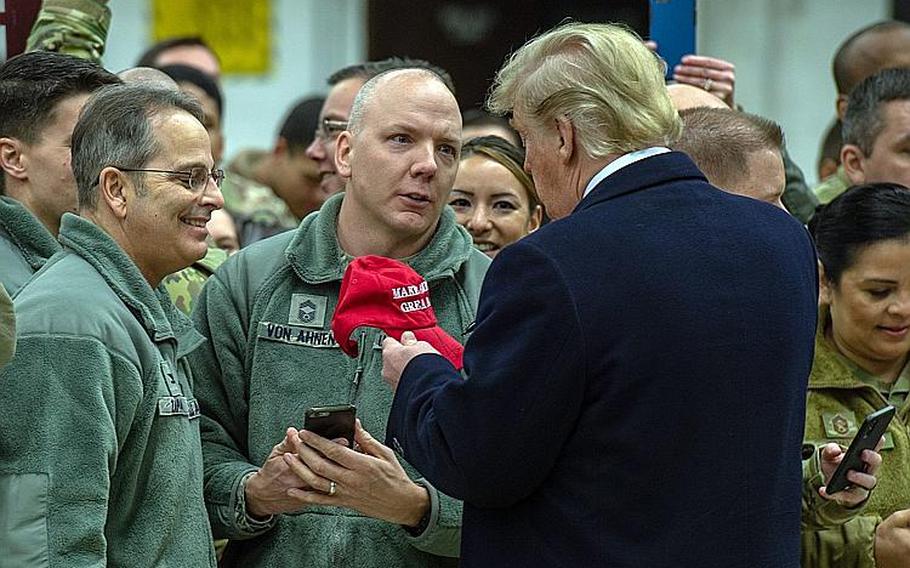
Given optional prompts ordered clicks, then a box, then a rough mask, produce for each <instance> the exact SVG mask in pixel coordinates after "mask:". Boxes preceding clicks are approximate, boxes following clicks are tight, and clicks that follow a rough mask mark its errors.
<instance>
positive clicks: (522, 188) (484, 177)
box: [449, 136, 543, 258]
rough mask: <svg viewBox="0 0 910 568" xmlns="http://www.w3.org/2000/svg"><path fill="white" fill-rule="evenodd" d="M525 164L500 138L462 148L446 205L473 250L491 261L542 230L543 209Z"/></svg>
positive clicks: (518, 152) (519, 153)
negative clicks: (506, 249) (480, 252)
mask: <svg viewBox="0 0 910 568" xmlns="http://www.w3.org/2000/svg"><path fill="white" fill-rule="evenodd" d="M523 163H524V152H523V151H522V150H521V149H520V148H517V147H516V146H513V145H512V144H510V143H509V142H507V141H506V140H504V139H502V138H500V137H498V136H483V137H480V138H474V139H472V140H469V141H468V142H467V143H466V144H465V145H464V147H463V148H462V151H461V163H460V164H459V166H458V175H457V176H456V177H455V187H454V188H453V189H452V193H451V196H450V197H449V205H451V206H452V209H454V210H455V217H456V219H457V220H458V223H459V224H460V225H462V226H464V227H465V228H466V229H467V230H468V232H470V233H471V236H472V237H473V239H474V246H475V247H477V248H478V249H479V250H481V251H483V252H484V253H485V254H486V255H487V256H489V257H491V258H492V257H494V256H496V254H497V253H498V252H499V251H500V250H502V248H503V247H505V246H506V245H509V244H511V243H514V242H515V241H517V240H518V239H520V238H521V237H523V236H525V235H527V234H528V233H532V232H534V231H536V230H537V228H538V227H540V223H541V219H542V217H543V207H542V206H541V205H540V202H539V201H538V199H537V192H536V191H535V189H534V182H533V181H532V180H531V176H529V175H528V174H527V173H526V172H525V171H524V170H523V169H522V164H523Z"/></svg>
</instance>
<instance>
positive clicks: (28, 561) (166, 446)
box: [0, 213, 215, 568]
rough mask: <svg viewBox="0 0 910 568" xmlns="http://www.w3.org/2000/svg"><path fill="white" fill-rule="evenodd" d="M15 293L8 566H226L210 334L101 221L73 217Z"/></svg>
mask: <svg viewBox="0 0 910 568" xmlns="http://www.w3.org/2000/svg"><path fill="white" fill-rule="evenodd" d="M60 241H61V243H62V244H63V246H64V247H65V248H64V250H62V251H61V252H59V253H57V254H56V255H54V256H53V257H52V258H51V259H50V260H49V261H48V262H47V263H46V264H45V266H44V267H43V268H42V269H41V270H39V271H38V272H37V273H36V274H35V276H34V278H33V279H32V280H30V281H29V283H28V284H27V285H26V286H25V287H24V288H23V289H22V290H21V292H20V293H19V295H18V296H17V297H16V300H15V306H16V312H17V316H18V327H19V345H18V351H17V354H16V357H15V358H14V359H13V361H12V362H11V363H10V364H9V365H8V366H7V367H5V368H4V369H3V370H2V371H0V408H2V409H3V411H2V412H0V433H2V435H0V566H15V567H16V568H29V567H31V566H36V567H37V566H42V567H43V566H66V567H68V568H72V567H88V566H91V567H103V566H129V567H131V568H143V567H165V566H166V567H168V568H181V567H186V568H198V567H200V566H212V567H213V566H215V558H214V551H213V549H212V544H211V543H212V540H211V539H212V537H211V531H210V529H209V524H208V519H207V517H206V511H205V504H204V503H203V498H202V451H201V447H200V441H199V420H198V418H197V417H198V414H199V407H198V404H197V403H196V402H195V400H194V398H193V394H192V390H191V388H192V387H191V384H192V380H191V375H190V373H189V365H188V364H187V362H186V360H185V356H186V353H187V352H188V351H189V350H191V349H193V348H195V347H197V346H198V345H199V344H200V343H201V342H202V341H203V339H202V337H201V336H200V335H199V334H198V333H197V332H196V331H195V329H194V328H193V326H192V324H191V322H190V321H189V319H188V318H187V317H186V316H184V315H183V314H181V313H180V312H178V311H177V310H176V308H174V306H173V305H172V304H171V303H170V301H169V300H168V298H167V294H166V293H165V292H164V290H163V289H162V288H160V287H159V289H157V290H152V288H151V287H149V285H148V283H147V281H146V280H145V279H144V278H143V277H142V275H141V274H140V272H139V269H138V268H137V267H136V265H135V264H134V263H133V262H132V260H130V258H129V257H127V256H126V254H125V253H124V252H123V251H122V250H121V249H120V247H118V246H117V244H116V243H115V242H114V241H113V240H112V239H111V238H110V237H109V236H108V235H107V234H106V233H104V232H103V231H101V229H99V228H98V227H97V226H95V225H94V224H92V223H91V222H89V221H87V220H86V219H83V218H81V217H77V216H75V215H72V214H69V213H68V214H65V215H64V216H63V224H62V228H61V231H60Z"/></svg>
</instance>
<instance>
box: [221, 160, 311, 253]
mask: <svg viewBox="0 0 910 568" xmlns="http://www.w3.org/2000/svg"><path fill="white" fill-rule="evenodd" d="M221 195H223V196H224V209H225V211H227V212H228V213H230V214H231V216H232V217H234V222H235V223H236V224H237V236H238V237H239V239H240V246H241V247H245V246H247V245H249V244H251V243H254V242H256V241H259V240H262V239H264V238H266V237H271V236H272V235H277V234H278V233H282V232H284V231H287V230H288V229H293V228H295V227H297V223H298V220H297V217H295V216H294V214H293V213H291V210H290V209H288V206H287V203H285V202H284V200H283V199H281V198H280V197H278V196H277V195H275V192H274V191H272V190H271V189H270V188H268V187H266V186H264V185H260V184H258V183H256V182H255V181H253V180H252V179H250V178H249V177H245V176H244V175H241V174H238V173H236V172H234V171H230V170H229V171H228V173H227V175H226V176H225V178H224V183H222V184H221Z"/></svg>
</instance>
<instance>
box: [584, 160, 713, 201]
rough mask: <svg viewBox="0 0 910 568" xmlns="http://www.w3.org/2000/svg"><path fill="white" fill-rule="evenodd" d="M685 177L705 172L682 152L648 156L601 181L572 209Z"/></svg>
mask: <svg viewBox="0 0 910 568" xmlns="http://www.w3.org/2000/svg"><path fill="white" fill-rule="evenodd" d="M686 178H690V179H703V180H704V179H705V174H703V173H702V172H701V170H699V169H698V167H697V166H696V165H695V163H694V162H692V160H691V158H689V156H687V155H685V154H683V153H682V152H668V153H665V154H658V155H656V156H651V157H650V158H645V159H644V160H639V161H638V162H635V163H633V164H629V165H628V166H626V167H624V168H621V169H620V170H618V171H616V172H614V173H613V174H612V175H610V176H609V177H607V178H606V179H605V180H603V181H601V182H600V183H599V184H597V186H596V187H595V188H594V189H593V190H592V191H591V193H589V194H588V195H587V196H585V198H584V199H582V200H581V201H580V202H579V203H578V205H576V206H575V211H581V210H583V209H587V208H588V207H591V206H593V205H595V204H597V203H601V202H603V201H608V200H610V199H613V198H615V197H619V196H621V195H626V194H628V193H633V192H636V191H642V190H645V189H648V188H649V187H653V186H655V185H662V184H665V183H667V182H671V181H676V180H681V179H686ZM706 181H707V180H706ZM573 212H574V211H573Z"/></svg>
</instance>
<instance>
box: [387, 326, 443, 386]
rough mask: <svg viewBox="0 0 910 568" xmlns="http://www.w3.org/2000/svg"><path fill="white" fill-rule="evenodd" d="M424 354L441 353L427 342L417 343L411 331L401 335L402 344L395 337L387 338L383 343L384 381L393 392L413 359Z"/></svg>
mask: <svg viewBox="0 0 910 568" xmlns="http://www.w3.org/2000/svg"><path fill="white" fill-rule="evenodd" d="M424 353H436V354H437V355H439V351H437V350H435V349H433V346H432V345H430V344H429V343H427V342H426V341H417V338H416V337H415V336H414V334H413V333H412V332H410V331H406V332H404V333H402V334H401V342H398V341H396V340H395V338H394V337H386V338H385V339H384V340H383V342H382V380H384V381H385V382H386V383H387V384H388V385H389V386H390V387H392V392H395V390H396V389H397V388H398V381H399V380H401V373H402V372H404V368H405V367H407V366H408V363H410V362H411V359H413V358H414V357H417V356H418V355H423V354H424Z"/></svg>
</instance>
